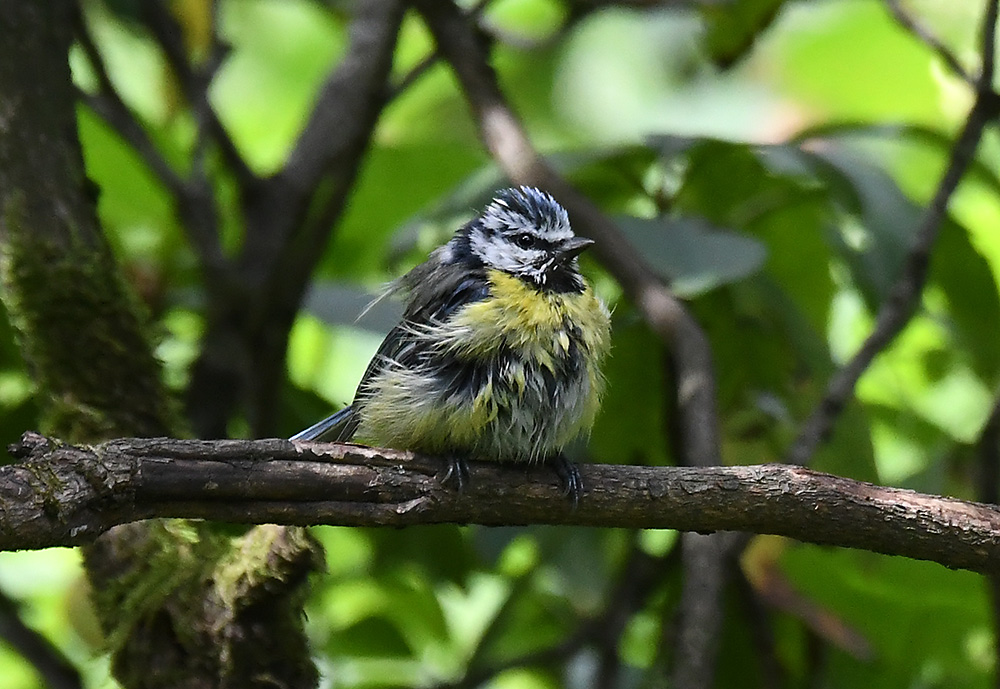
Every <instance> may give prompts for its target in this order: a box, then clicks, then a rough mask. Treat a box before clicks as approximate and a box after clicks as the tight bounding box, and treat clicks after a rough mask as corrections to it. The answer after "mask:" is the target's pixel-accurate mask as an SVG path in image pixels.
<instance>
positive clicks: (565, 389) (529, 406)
mask: <svg viewBox="0 0 1000 689" xmlns="http://www.w3.org/2000/svg"><path fill="white" fill-rule="evenodd" d="M490 278H491V283H492V284H491V289H492V298H490V299H486V300H482V301H477V302H475V303H472V304H469V305H467V306H465V307H463V308H462V309H460V310H459V311H458V312H456V314H455V315H454V316H453V317H452V318H451V319H449V320H448V321H447V322H445V323H440V324H435V325H433V326H428V327H426V328H423V329H422V330H421V331H420V332H419V333H416V335H417V336H418V337H420V338H423V339H424V344H423V347H422V348H426V352H427V357H426V361H425V363H424V364H422V365H420V366H416V367H414V366H410V367H403V366H401V365H398V364H396V363H395V362H387V363H386V365H385V366H384V367H383V369H382V371H381V372H380V373H379V375H378V376H376V377H375V379H374V380H372V381H369V384H368V394H367V395H366V399H365V402H364V405H363V406H362V408H361V409H360V413H361V423H360V426H359V429H358V433H357V437H358V438H359V439H360V440H362V441H365V442H372V443H376V444H382V445H387V446H390V447H399V448H406V449H412V450H417V451H422V452H428V453H435V454H441V453H463V454H469V455H471V456H473V457H476V458H479V459H488V460H500V461H535V460H540V459H545V458H546V457H549V456H551V455H554V454H556V453H558V452H560V451H561V450H562V448H563V447H564V446H565V445H566V444H567V443H569V442H570V441H571V440H572V439H573V438H574V437H576V436H577V435H579V434H580V433H582V432H585V431H588V430H589V429H590V426H591V425H592V423H593V420H594V416H595V415H596V412H597V408H598V405H599V401H600V400H599V398H600V395H601V392H602V390H603V378H602V377H601V374H600V370H599V365H600V360H601V359H602V358H603V357H604V355H605V353H606V351H607V347H608V336H609V324H608V314H607V311H606V309H605V308H604V306H603V305H602V304H601V303H600V301H598V300H597V299H596V297H594V295H593V294H592V293H591V292H590V290H589V289H588V290H586V291H585V292H583V293H581V294H543V293H539V292H537V291H536V290H533V289H531V288H530V287H528V286H526V285H524V284H523V283H522V282H521V281H520V280H518V279H517V278H512V277H510V276H507V275H505V274H503V273H498V274H495V275H494V274H491V276H490Z"/></svg>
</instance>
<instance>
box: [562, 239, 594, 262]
mask: <svg viewBox="0 0 1000 689" xmlns="http://www.w3.org/2000/svg"><path fill="white" fill-rule="evenodd" d="M593 243H594V240H593V239H587V238H586V237H573V238H572V239H567V240H566V241H565V242H563V243H562V244H560V245H559V258H560V259H562V260H563V261H569V260H571V259H573V258H576V257H577V256H579V255H580V253H581V252H583V250H584V249H586V248H587V247H589V246H590V245H592V244H593Z"/></svg>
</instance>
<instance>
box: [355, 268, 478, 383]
mask: <svg viewBox="0 0 1000 689" xmlns="http://www.w3.org/2000/svg"><path fill="white" fill-rule="evenodd" d="M417 271H421V273H422V274H420V275H416V276H415V275H414V273H416V272H417ZM401 284H402V287H401V288H400V289H401V290H405V291H407V292H408V293H409V301H408V303H407V306H406V310H405V312H404V313H403V319H402V321H400V323H399V324H398V325H397V326H396V327H394V328H393V329H392V330H390V331H389V334H388V335H386V337H385V339H384V340H383V341H382V344H381V345H380V346H379V348H378V351H377V352H376V353H375V356H374V357H372V360H371V362H370V363H369V364H368V368H367V370H365V374H364V376H362V377H361V384H360V385H358V394H357V396H356V397H355V402H357V401H359V400H360V399H363V397H364V392H365V388H366V383H368V381H370V380H372V379H373V378H375V377H376V376H377V375H378V374H379V373H380V372H381V371H382V370H383V369H384V368H385V366H386V364H388V363H390V362H393V363H395V364H397V365H401V366H404V367H411V366H417V365H419V363H420V359H421V358H422V357H423V356H426V354H427V345H426V342H425V341H424V340H423V339H422V337H421V335H420V333H421V332H422V331H423V326H429V325H434V324H440V323H442V322H444V321H447V320H448V319H449V318H450V317H451V316H452V315H453V314H454V313H455V312H456V311H457V310H458V309H459V308H461V307H462V306H464V305H466V304H470V303H472V302H475V301H480V300H482V299H485V298H486V297H488V296H489V282H488V281H487V279H486V275H485V273H484V272H483V271H482V270H471V271H468V270H465V269H459V268H458V267H456V266H440V265H438V266H427V265H426V264H422V265H420V266H417V268H415V269H414V270H413V271H411V273H410V274H408V275H407V276H405V277H404V278H403V280H402V281H401Z"/></svg>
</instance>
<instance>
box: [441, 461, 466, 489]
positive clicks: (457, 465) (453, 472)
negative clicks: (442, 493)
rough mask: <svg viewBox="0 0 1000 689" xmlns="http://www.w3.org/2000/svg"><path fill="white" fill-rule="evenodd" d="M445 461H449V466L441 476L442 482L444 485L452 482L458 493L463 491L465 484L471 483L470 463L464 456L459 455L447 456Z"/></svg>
mask: <svg viewBox="0 0 1000 689" xmlns="http://www.w3.org/2000/svg"><path fill="white" fill-rule="evenodd" d="M445 462H447V464H448V468H447V469H446V470H445V472H444V476H442V477H441V483H442V484H443V485H447V484H449V483H451V484H453V485H454V486H455V490H456V491H458V493H462V492H463V491H464V490H465V486H466V485H468V483H469V465H468V463H467V462H466V461H465V458H464V457H459V456H457V455H449V456H447V457H445Z"/></svg>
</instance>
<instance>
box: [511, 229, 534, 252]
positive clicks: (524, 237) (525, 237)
mask: <svg viewBox="0 0 1000 689" xmlns="http://www.w3.org/2000/svg"><path fill="white" fill-rule="evenodd" d="M514 243H515V244H517V245H518V246H519V247H521V248H522V249H533V248H534V247H535V246H536V245H537V244H538V238H537V237H535V235H533V234H528V233H527V232H522V233H521V234H519V235H517V236H516V237H514Z"/></svg>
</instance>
